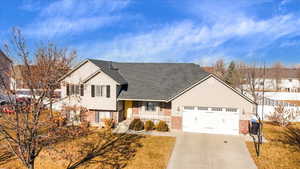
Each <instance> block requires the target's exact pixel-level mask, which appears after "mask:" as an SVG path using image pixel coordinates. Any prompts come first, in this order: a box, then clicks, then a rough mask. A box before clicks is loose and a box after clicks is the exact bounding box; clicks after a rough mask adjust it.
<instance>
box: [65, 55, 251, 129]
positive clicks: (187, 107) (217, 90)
mask: <svg viewBox="0 0 300 169" xmlns="http://www.w3.org/2000/svg"><path fill="white" fill-rule="evenodd" d="M60 81H61V84H62V87H61V89H62V100H63V101H62V102H63V104H65V105H68V106H77V107H85V108H86V109H87V110H88V111H87V112H86V119H87V120H88V121H89V122H90V124H91V125H95V126H101V125H103V120H104V119H106V118H113V119H115V121H116V122H121V121H123V120H131V119H134V118H140V119H141V120H144V121H145V120H153V121H154V122H158V121H159V120H164V121H166V122H167V123H168V125H169V127H170V129H171V130H180V131H188V132H203V133H217V134H233V135H237V134H239V133H240V132H242V133H246V132H247V131H248V121H249V119H250V116H251V115H252V114H253V113H255V110H256V103H255V102H253V101H252V100H251V99H249V98H248V97H246V96H245V95H243V94H241V93H240V92H239V91H238V90H236V89H234V88H232V87H230V86H228V85H227V84H226V83H224V82H223V81H222V80H220V79H219V78H218V77H216V76H214V75H213V74H211V73H207V72H205V71H203V70H202V69H201V68H200V67H199V65H196V64H192V63H120V62H111V61H102V60H94V59H87V60H85V61H83V62H81V63H80V64H78V65H77V66H75V67H74V68H72V69H71V71H69V72H68V73H67V74H66V75H64V76H63V77H62V78H61V79H60ZM76 113H78V112H73V113H72V114H73V115H70V116H71V117H73V116H74V115H76Z"/></svg>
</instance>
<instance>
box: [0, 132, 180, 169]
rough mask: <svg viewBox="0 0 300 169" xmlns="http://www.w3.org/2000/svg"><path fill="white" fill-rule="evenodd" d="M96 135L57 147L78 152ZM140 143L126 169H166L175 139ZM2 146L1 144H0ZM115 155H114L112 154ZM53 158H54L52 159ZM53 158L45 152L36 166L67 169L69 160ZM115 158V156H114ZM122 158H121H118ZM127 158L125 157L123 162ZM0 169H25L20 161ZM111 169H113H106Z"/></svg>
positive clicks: (149, 139) (156, 138)
mask: <svg viewBox="0 0 300 169" xmlns="http://www.w3.org/2000/svg"><path fill="white" fill-rule="evenodd" d="M96 138H97V137H96V135H95V134H92V135H90V136H86V137H83V138H80V139H76V140H71V141H68V142H62V143H59V144H58V145H56V146H58V147H59V146H62V147H65V148H66V150H68V151H70V152H76V151H78V149H79V147H80V146H77V145H80V143H81V142H83V141H84V140H85V141H86V140H87V139H91V140H93V139H96ZM134 141H136V142H138V143H139V146H138V147H137V148H136V149H135V150H134V151H133V153H134V154H133V157H132V158H129V157H128V158H129V159H128V160H127V161H125V162H123V163H125V164H126V166H125V169H165V168H166V166H167V164H168V161H169V158H170V155H171V152H172V149H173V147H174V143H175V138H174V137H162V136H142V137H138V139H136V140H134ZM0 144H1V143H0ZM112 154H114V153H112ZM50 156H52V158H50ZM53 156H59V155H58V154H55V152H53V151H49V150H43V151H42V152H41V154H40V156H39V157H38V158H37V160H36V162H35V165H36V168H37V169H61V168H62V169H63V168H65V167H66V165H67V163H68V160H67V159H64V158H57V157H54V158H53ZM112 156H113V155H112ZM118 158H120V157H118ZM124 159H125V160H126V159H127V158H126V157H123V160H124ZM0 168H1V169H2V168H5V169H17V168H20V169H21V168H23V167H22V165H21V163H20V162H19V161H18V160H12V161H9V162H6V163H5V164H2V165H0ZM79 168H91V169H96V168H99V165H97V163H96V164H91V165H89V166H86V165H83V166H81V167H79ZM104 168H111V167H104Z"/></svg>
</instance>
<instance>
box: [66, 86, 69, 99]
mask: <svg viewBox="0 0 300 169" xmlns="http://www.w3.org/2000/svg"><path fill="white" fill-rule="evenodd" d="M66 90H67V91H66V93H67V96H70V85H69V84H67V88H66Z"/></svg>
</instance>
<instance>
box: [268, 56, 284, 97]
mask: <svg viewBox="0 0 300 169" xmlns="http://www.w3.org/2000/svg"><path fill="white" fill-rule="evenodd" d="M283 68H284V65H283V64H282V63H281V62H276V63H274V64H273V66H272V69H271V70H272V71H273V78H274V79H275V84H276V90H277V91H278V90H279V85H280V83H281V79H282V75H283Z"/></svg>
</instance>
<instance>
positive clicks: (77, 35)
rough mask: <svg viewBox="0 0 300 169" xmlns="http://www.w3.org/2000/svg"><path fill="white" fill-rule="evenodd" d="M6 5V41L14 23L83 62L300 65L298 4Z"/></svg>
mask: <svg viewBox="0 0 300 169" xmlns="http://www.w3.org/2000/svg"><path fill="white" fill-rule="evenodd" d="M1 4H2V5H1V6H0V40H1V42H2V43H3V42H6V41H7V40H8V38H9V32H10V30H11V28H12V27H13V26H17V27H19V28H21V30H22V32H23V34H24V35H25V37H26V38H27V40H28V43H29V44H37V43H38V42H41V41H51V42H55V43H57V44H58V45H60V46H63V47H68V48H69V49H76V50H77V51H78V54H79V59H83V58H97V59H105V60H113V61H128V62H195V63H199V64H202V65H209V64H211V63H213V62H215V61H216V60H217V59H225V60H227V61H230V60H242V61H245V62H254V61H255V62H258V61H259V62H261V61H265V62H266V63H272V62H275V61H282V62H284V63H286V64H289V65H293V64H298V63H300V55H299V54H300V1H299V0H40V1H38V0H11V1H4V2H2V3H1Z"/></svg>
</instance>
